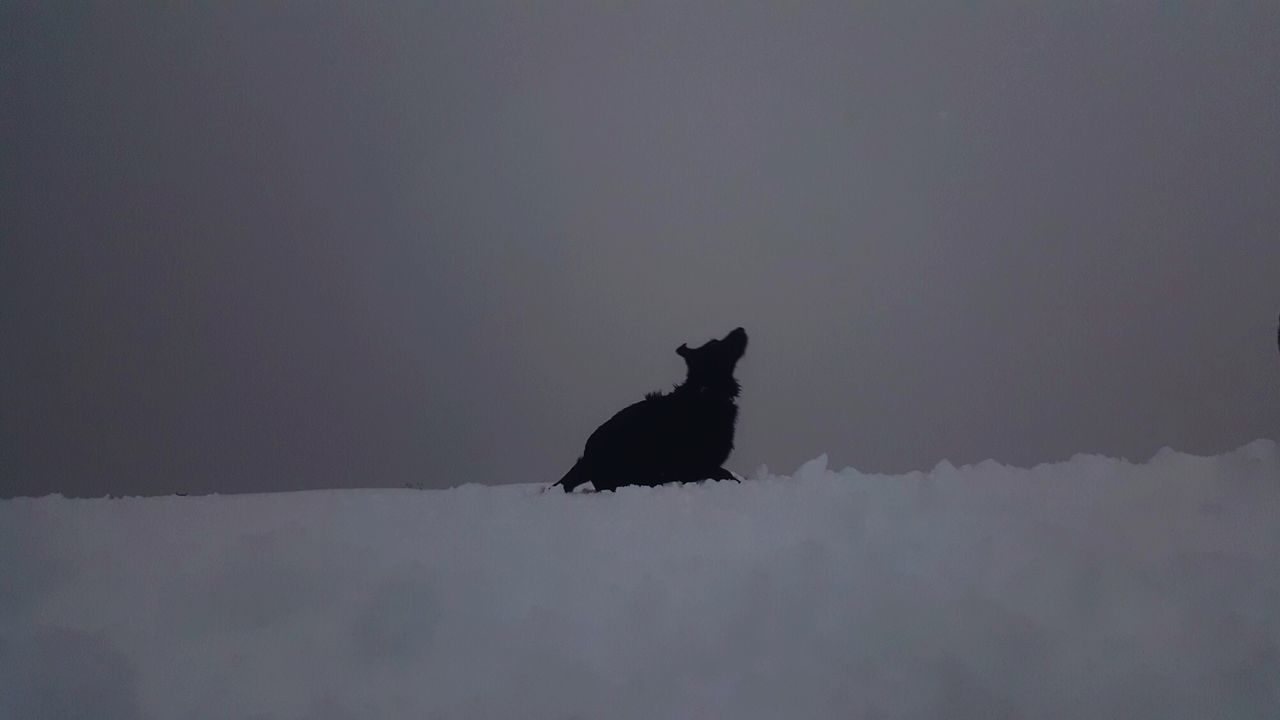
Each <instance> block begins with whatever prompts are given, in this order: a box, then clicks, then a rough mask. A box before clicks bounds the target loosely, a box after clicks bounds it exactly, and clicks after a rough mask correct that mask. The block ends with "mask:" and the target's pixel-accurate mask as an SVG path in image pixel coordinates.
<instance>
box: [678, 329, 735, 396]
mask: <svg viewBox="0 0 1280 720" xmlns="http://www.w3.org/2000/svg"><path fill="white" fill-rule="evenodd" d="M746 351H747V331H746V330H743V329H742V328H737V329H736V330H734V331H733V332H731V333H729V334H728V335H725V336H724V337H723V338H722V339H719V340H708V341H707V342H706V343H705V344H703V345H702V347H697V348H693V349H692V350H690V349H689V346H688V345H681V346H680V347H678V348H676V354H677V355H679V356H680V357H682V358H684V363H685V365H686V366H687V367H688V369H689V379H688V381H687V384H690V385H693V386H695V387H699V388H715V387H730V386H731V387H732V390H733V393H732V394H733V395H737V394H738V393H737V383H736V382H734V380H733V368H734V366H735V365H737V364H738V360H740V359H741V358H742V355H743V353H745V352H746Z"/></svg>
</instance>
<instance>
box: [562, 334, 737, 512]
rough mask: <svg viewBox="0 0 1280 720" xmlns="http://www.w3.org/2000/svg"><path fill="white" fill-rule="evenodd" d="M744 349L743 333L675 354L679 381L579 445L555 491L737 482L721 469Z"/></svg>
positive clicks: (734, 421) (726, 453) (730, 443)
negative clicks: (681, 369)
mask: <svg viewBox="0 0 1280 720" xmlns="http://www.w3.org/2000/svg"><path fill="white" fill-rule="evenodd" d="M746 349H747V332H746V331H745V330H743V329H742V328H738V329H736V330H734V331H733V332H731V333H729V334H728V335H726V336H725V337H724V339H722V340H710V341H708V342H707V343H706V344H705V345H703V346H702V347H700V348H694V349H693V350H690V349H689V348H688V347H687V346H685V345H681V346H680V347H678V348H676V354H677V355H679V356H680V357H682V358H684V362H685V365H687V366H688V373H689V374H688V376H687V377H686V378H685V381H684V382H683V383H682V384H680V385H677V386H676V388H675V389H674V390H672V391H671V392H670V393H667V394H665V395H664V394H662V393H650V394H649V395H646V396H645V399H644V400H641V401H640V402H638V403H636V404H634V405H631V406H630V407H627V408H625V409H624V410H622V411H621V412H619V413H618V414H617V415H614V416H613V417H612V418H610V419H609V420H608V422H606V423H605V424H603V425H601V426H600V427H599V428H597V429H596V431H595V432H593V433H591V437H589V438H587V447H586V449H585V450H584V451H583V453H582V457H580V458H578V462H577V463H575V464H574V466H573V468H572V469H570V470H569V472H568V473H567V474H565V476H564V477H563V478H561V479H560V481H559V482H557V483H556V485H560V486H563V487H564V491H565V492H572V491H573V489H574V488H575V487H577V486H579V485H581V484H583V483H585V482H590V483H591V484H592V485H594V486H595V488H596V490H614V489H617V488H619V487H621V486H623V485H651V486H652V485H661V484H662V483H669V482H693V481H697V480H706V479H711V480H717V481H718V480H734V481H737V480H738V479H737V478H736V477H734V475H733V473H731V472H729V471H728V470H725V469H724V468H723V467H722V466H721V464H722V463H723V462H724V461H725V460H726V459H728V457H729V453H730V452H731V451H732V450H733V430H734V426H735V425H736V424H737V421H738V405H737V403H736V402H734V399H735V398H737V397H738V392H739V389H740V388H739V387H738V381H737V380H734V379H733V368H734V366H735V365H736V364H737V363H738V360H739V359H741V358H742V354H743V353H744V352H746ZM552 487H555V485H552Z"/></svg>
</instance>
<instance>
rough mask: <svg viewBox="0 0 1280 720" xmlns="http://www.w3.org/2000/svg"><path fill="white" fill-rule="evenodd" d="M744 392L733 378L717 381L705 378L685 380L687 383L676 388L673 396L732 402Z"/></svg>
mask: <svg viewBox="0 0 1280 720" xmlns="http://www.w3.org/2000/svg"><path fill="white" fill-rule="evenodd" d="M740 392H742V387H741V386H740V385H738V381H737V380H735V379H733V378H732V377H728V378H720V379H716V380H708V379H705V378H693V377H689V378H685V381H684V382H683V383H681V384H679V385H677V386H676V389H675V390H674V391H673V392H672V394H673V395H681V396H685V397H703V398H709V399H710V398H723V399H726V400H732V399H733V398H736V397H738V393H740Z"/></svg>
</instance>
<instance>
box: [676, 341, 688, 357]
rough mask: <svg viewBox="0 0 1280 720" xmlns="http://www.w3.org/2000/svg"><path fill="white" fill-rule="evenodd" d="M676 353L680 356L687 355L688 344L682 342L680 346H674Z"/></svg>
mask: <svg viewBox="0 0 1280 720" xmlns="http://www.w3.org/2000/svg"><path fill="white" fill-rule="evenodd" d="M676 354H677V355H679V356H680V357H689V346H688V345H685V344H683V343H682V344H681V345H680V347H678V348H676Z"/></svg>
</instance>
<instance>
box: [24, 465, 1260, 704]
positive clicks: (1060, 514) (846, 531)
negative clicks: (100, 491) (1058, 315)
mask: <svg viewBox="0 0 1280 720" xmlns="http://www.w3.org/2000/svg"><path fill="white" fill-rule="evenodd" d="M826 465H827V461H826V458H825V457H822V458H818V459H817V460H814V461H811V462H809V463H806V464H805V465H804V466H802V467H801V468H800V469H799V470H797V471H796V472H795V473H794V474H793V475H792V476H791V477H783V476H774V475H769V474H768V473H767V472H764V471H763V470H762V471H761V472H760V473H758V474H757V476H756V477H755V478H753V479H750V480H747V481H746V482H744V483H742V484H741V485H735V484H732V483H719V484H713V483H707V484H703V485H691V486H683V487H661V488H624V489H621V490H619V491H618V492H617V493H599V494H575V495H570V496H566V495H564V494H563V493H561V492H559V490H558V489H557V490H556V491H555V492H548V493H540V492H539V491H540V490H541V486H540V485H509V486H500V487H484V486H479V485H466V486H463V487H458V488H455V489H451V490H439V491H414V490H403V491H391V490H349V491H319V492H305V493H291V494H271V495H241V496H210V497H190V498H182V497H168V498H149V499H141V498H138V499H116V500H108V499H103V500H68V499H64V498H61V497H57V496H51V497H46V498H39V499H17V500H10V501H4V502H0V718H78V717H83V718H99V719H104V720H109V719H119V718H155V719H160V718H289V719H292V718H316V719H319V720H326V719H333V720H337V719H339V718H556V719H567V718H583V719H586V718H645V719H650V718H734V719H735V720H741V719H747V718H953V719H954V718H961V719H963V718H984V719H986V718H1161V719H1165V718H1210V717H1214V718H1217V717H1222V718H1271V719H1274V718H1276V717H1280V450H1278V449H1277V445H1276V443H1275V442H1272V441H1269V440H1260V441H1257V442H1254V443H1251V444H1249V445H1246V446H1244V447H1242V448H1240V449H1239V450H1237V451H1235V452H1232V453H1229V454H1226V455H1222V456H1219V457H1209V458H1203V457H1194V456H1190V455H1185V454H1180V453H1176V452H1172V451H1162V452H1160V453H1158V454H1157V455H1156V456H1155V457H1154V458H1152V459H1151V460H1150V461H1149V462H1147V463H1143V464H1132V463H1128V462H1125V461H1121V460H1113V459H1108V458H1103V457H1096V456H1077V457H1075V458H1073V459H1071V460H1070V461H1068V462H1064V463H1058V464H1049V465H1041V466H1038V467H1035V468H1032V469H1018V468H1012V467H1006V466H1003V465H999V464H996V463H993V462H986V463H982V464H979V465H976V466H967V467H962V468H955V467H953V466H951V465H949V464H947V463H943V464H941V465H939V466H938V467H937V468H935V469H934V470H933V471H931V472H927V473H912V474H907V475H901V476H886V475H868V474H863V473H859V472H857V471H855V470H851V469H847V470H843V471H840V472H832V471H830V470H828V469H827V467H826Z"/></svg>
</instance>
